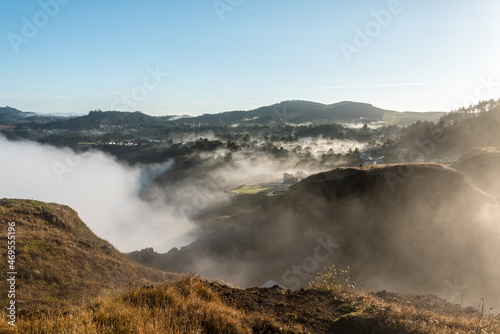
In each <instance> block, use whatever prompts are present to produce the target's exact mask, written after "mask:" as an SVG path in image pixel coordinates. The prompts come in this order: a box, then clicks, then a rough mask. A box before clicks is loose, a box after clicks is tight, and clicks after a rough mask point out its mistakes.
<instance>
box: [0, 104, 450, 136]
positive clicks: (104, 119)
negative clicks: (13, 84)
mask: <svg viewBox="0 0 500 334" xmlns="http://www.w3.org/2000/svg"><path fill="white" fill-rule="evenodd" d="M1 109H5V110H4V111H3V112H1V111H0V125H17V124H18V123H20V124H25V123H27V120H33V122H34V123H38V124H40V123H44V124H46V127H47V128H58V129H67V130H87V129H95V128H98V127H102V126H105V127H107V126H116V127H149V128H151V127H153V128H155V127H165V126H166V127H170V126H172V127H174V126H178V125H192V126H200V125H204V126H234V125H242V126H253V125H257V126H264V125H267V126H273V125H277V126H279V125H302V124H328V123H330V124H331V123H336V124H348V125H349V124H373V123H376V124H378V125H390V124H394V125H409V124H411V123H414V122H416V121H419V120H420V121H433V122H437V121H439V119H440V117H442V116H444V115H445V114H446V113H445V112H398V111H393V110H386V109H382V108H378V107H375V106H373V105H371V104H368V103H360V102H351V101H344V102H338V103H334V104H322V103H317V102H310V101H298V100H293V101H284V102H280V103H277V104H274V105H270V106H264V107H260V108H257V109H254V110H248V111H242V110H240V111H227V112H222V113H216V114H204V115H201V116H197V117H191V116H187V115H182V116H150V115H147V114H145V113H142V112H139V111H136V112H122V111H100V110H97V111H91V112H89V114H87V115H84V116H79V117H69V119H68V118H66V119H64V118H62V117H58V116H55V115H38V114H34V113H23V112H21V111H19V110H17V109H14V108H10V107H6V108H1ZM2 115H5V116H2ZM48 117H52V119H48ZM6 121H7V122H6Z"/></svg>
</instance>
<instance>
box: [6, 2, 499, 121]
mask: <svg viewBox="0 0 500 334" xmlns="http://www.w3.org/2000/svg"><path fill="white" fill-rule="evenodd" d="M0 32H1V36H2V38H1V39H0V55H1V58H0V59H1V63H0V106H5V105H9V106H12V107H15V108H18V109H21V110H24V111H35V112H76V113H87V112H88V111H89V110H92V109H102V110H111V109H118V110H129V111H133V110H141V111H143V112H145V113H148V114H152V115H166V114H191V115H195V114H202V113H212V112H220V111H226V110H236V109H239V110H241V109H243V110H247V109H252V108H255V107H259V106H262V105H269V104H273V103H277V102H280V101H283V100H292V99H300V100H311V101H317V102H322V103H334V102H339V101H343V100H352V101H360V102H368V103H372V104H374V105H376V106H379V107H382V108H388V109H394V110H400V111H404V110H415V111H427V110H450V109H452V108H453V107H456V106H460V105H463V104H466V103H467V102H469V101H471V102H473V101H474V100H475V99H476V98H477V97H479V98H481V99H484V98H499V97H500V84H499V83H500V61H499V59H500V57H499V56H500V43H498V35H499V32H500V4H499V3H498V1H497V0H474V1H472V0H467V1H465V0H420V1H419V0H400V1H397V0H387V1H379V0H356V1H353V0H309V1H305V0H301V1H299V0H273V1H262V0H217V1H214V0H189V1H185V0H184V1H180V0H162V1H159V0H157V1H154V0H143V1H130V0H120V1H118V0H106V1H102V0H85V1H83V0H41V1H4V3H3V4H2V9H1V11H0ZM167 74H168V75H167ZM488 82H489V83H488Z"/></svg>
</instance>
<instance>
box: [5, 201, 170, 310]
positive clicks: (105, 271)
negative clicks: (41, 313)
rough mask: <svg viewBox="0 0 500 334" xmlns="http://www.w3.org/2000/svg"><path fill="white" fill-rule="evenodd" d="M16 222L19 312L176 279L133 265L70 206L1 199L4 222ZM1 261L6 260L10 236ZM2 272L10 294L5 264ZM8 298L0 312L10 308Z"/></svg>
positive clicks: (17, 299) (17, 300) (70, 302)
mask: <svg viewBox="0 0 500 334" xmlns="http://www.w3.org/2000/svg"><path fill="white" fill-rule="evenodd" d="M10 222H14V223H15V242H16V244H15V246H16V248H15V253H16V254H15V268H16V270H17V272H18V275H17V277H16V279H17V282H18V283H17V284H18V288H17V291H16V303H17V305H18V309H20V308H26V309H28V310H34V309H43V308H47V307H53V306H55V305H58V306H60V305H64V304H72V303H76V302H78V301H79V300H80V299H82V298H84V297H85V298H90V297H95V296H98V295H100V294H102V293H105V292H106V291H108V292H109V291H111V290H115V289H122V288H124V287H127V286H128V285H129V284H151V283H152V282H162V281H166V280H168V279H172V278H174V277H175V276H174V275H170V274H166V273H164V272H160V271H158V270H154V269H150V268H145V267H143V266H141V265H138V264H136V263H134V262H132V261H131V260H130V259H129V258H128V257H126V256H125V255H123V254H122V253H120V252H118V251H117V250H116V249H115V248H114V247H113V246H112V245H111V244H109V243H108V242H107V241H105V240H102V239H100V238H98V237H97V236H95V235H94V233H92V231H91V230H90V229H89V228H88V227H87V226H86V225H85V224H84V223H83V222H82V221H81V220H80V218H79V217H78V215H77V213H76V212H75V211H73V210H72V209H70V208H69V207H67V206H62V205H57V204H47V203H42V202H37V201H26V200H12V199H2V200H0V223H1V225H2V230H3V231H7V224H8V223H10ZM5 233H6V232H4V234H3V235H2V237H1V239H2V240H3V241H4V242H2V245H1V248H0V250H1V257H2V259H7V235H6V234H5ZM3 263H4V264H3V265H2V271H1V273H0V277H1V284H0V289H1V291H8V289H7V280H6V278H7V277H6V275H7V274H6V273H7V272H8V271H12V270H6V269H7V268H6V267H5V266H6V265H7V263H6V261H4V262H3ZM6 303H8V300H7V298H2V299H1V304H0V307H2V308H3V307H5V306H7V304H6Z"/></svg>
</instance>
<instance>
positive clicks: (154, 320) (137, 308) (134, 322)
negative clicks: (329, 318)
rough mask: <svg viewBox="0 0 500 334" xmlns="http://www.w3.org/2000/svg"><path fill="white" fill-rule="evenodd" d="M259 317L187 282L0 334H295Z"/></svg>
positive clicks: (29, 321)
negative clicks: (240, 309) (226, 303)
mask: <svg viewBox="0 0 500 334" xmlns="http://www.w3.org/2000/svg"><path fill="white" fill-rule="evenodd" d="M296 328H298V329H295V330H292V329H290V328H286V327H285V326H283V325H280V324H278V323H277V322H276V321H274V320H273V319H270V318H267V317H263V316H262V315H259V314H245V313H244V312H241V311H239V310H236V309H234V308H231V307H229V306H227V305H225V304H224V303H223V302H222V301H221V300H220V298H219V296H217V295H216V294H215V293H214V292H213V291H212V290H211V289H210V287H209V286H208V285H207V284H206V283H205V282H202V281H200V280H196V279H194V278H193V277H188V278H185V279H182V280H179V281H176V282H173V283H169V284H166V285H161V286H158V287H144V288H140V289H136V290H133V291H130V292H126V293H122V294H117V295H116V296H108V297H102V298H100V299H98V300H97V301H95V302H93V303H90V304H88V305H87V306H79V307H77V306H73V307H70V308H67V309H64V310H59V311H52V312H43V313H37V314H32V315H28V316H23V317H21V318H20V319H19V321H18V323H17V326H16V327H14V328H12V326H9V325H8V323H7V320H6V317H5V315H2V317H1V319H0V333H33V334H38V333H39V334H42V333H47V334H49V333H50V334H52V333H82V334H83V333H110V334H111V333H113V334H115V333H179V334H180V333H214V334H215V333H288V332H289V333H294V332H301V331H300V327H299V326H297V327H296Z"/></svg>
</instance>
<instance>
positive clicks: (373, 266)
mask: <svg viewBox="0 0 500 334" xmlns="http://www.w3.org/2000/svg"><path fill="white" fill-rule="evenodd" d="M498 217H500V216H499V208H498V205H497V203H496V201H495V200H494V199H493V197H491V196H489V195H487V194H485V193H484V192H481V191H479V190H477V189H476V188H474V187H472V186H471V185H469V184H468V183H467V182H466V179H465V178H464V177H463V176H462V175H460V174H458V173H457V172H455V171H454V170H452V169H448V168H446V167H443V166H441V165H434V164H414V165H387V166H364V167H359V168H339V169H336V170H333V171H330V172H325V173H320V174H316V175H313V176H310V177H309V178H306V179H304V180H303V181H301V182H300V183H298V184H297V185H295V186H293V187H292V188H291V189H290V190H289V192H288V193H286V194H285V195H282V196H281V197H278V198H277V199H276V200H274V201H271V202H267V203H265V204H264V205H262V206H261V207H259V208H256V209H253V210H250V211H248V212H246V213H243V214H238V215H235V216H232V217H221V218H218V219H216V220H214V221H213V222H212V223H211V224H209V225H208V226H205V227H204V229H203V230H202V232H201V233H200V235H199V237H198V239H197V240H196V241H195V242H193V243H192V244H190V245H188V246H186V247H182V248H181V249H172V250H171V251H170V252H169V253H167V254H154V253H153V254H150V256H149V257H147V256H146V257H143V258H142V260H143V261H144V262H143V263H145V264H150V265H154V266H157V267H159V268H163V269H168V270H171V271H177V272H196V273H199V274H202V275H204V276H208V277H216V278H222V279H224V280H226V281H230V282H234V283H235V284H236V285H239V286H254V285H260V284H262V283H264V282H265V281H267V280H269V279H272V280H274V281H276V282H278V283H280V284H282V285H284V286H286V287H289V288H300V287H304V286H307V284H308V282H309V276H310V275H311V274H313V273H314V272H315V271H316V270H317V269H319V268H321V267H323V266H329V265H331V264H334V265H336V266H341V267H345V266H350V267H351V271H352V276H353V278H354V279H355V280H356V281H358V282H362V283H363V286H364V287H365V288H367V289H368V290H372V291H373V290H382V289H386V290H392V291H397V292H428V293H436V294H438V293H444V294H445V295H447V297H448V298H451V299H455V300H457V299H460V298H464V302H468V303H473V302H477V301H478V300H481V298H483V297H488V301H489V302H490V303H496V302H497V300H495V297H493V296H497V297H498V296H499V295H500V287H499V286H498V284H497V283H496V282H498V281H499V278H500V273H499V271H498V270H497V269H496V268H497V266H496V265H495V263H494V259H493V257H492V256H491V254H496V252H498V251H499V249H498V248H499V246H498V240H499V239H500V236H499V231H498V229H497V228H495V227H494V226H495V225H494V224H493V223H494V222H495V221H496V219H498ZM135 255H140V254H135ZM143 255H144V254H143ZM450 282H455V284H460V285H463V286H468V288H467V289H466V290H467V291H460V292H459V293H458V294H457V292H456V291H454V292H451V291H448V283H450ZM456 282H459V283H456ZM450 284H451V283H450ZM455 290H457V289H455Z"/></svg>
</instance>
